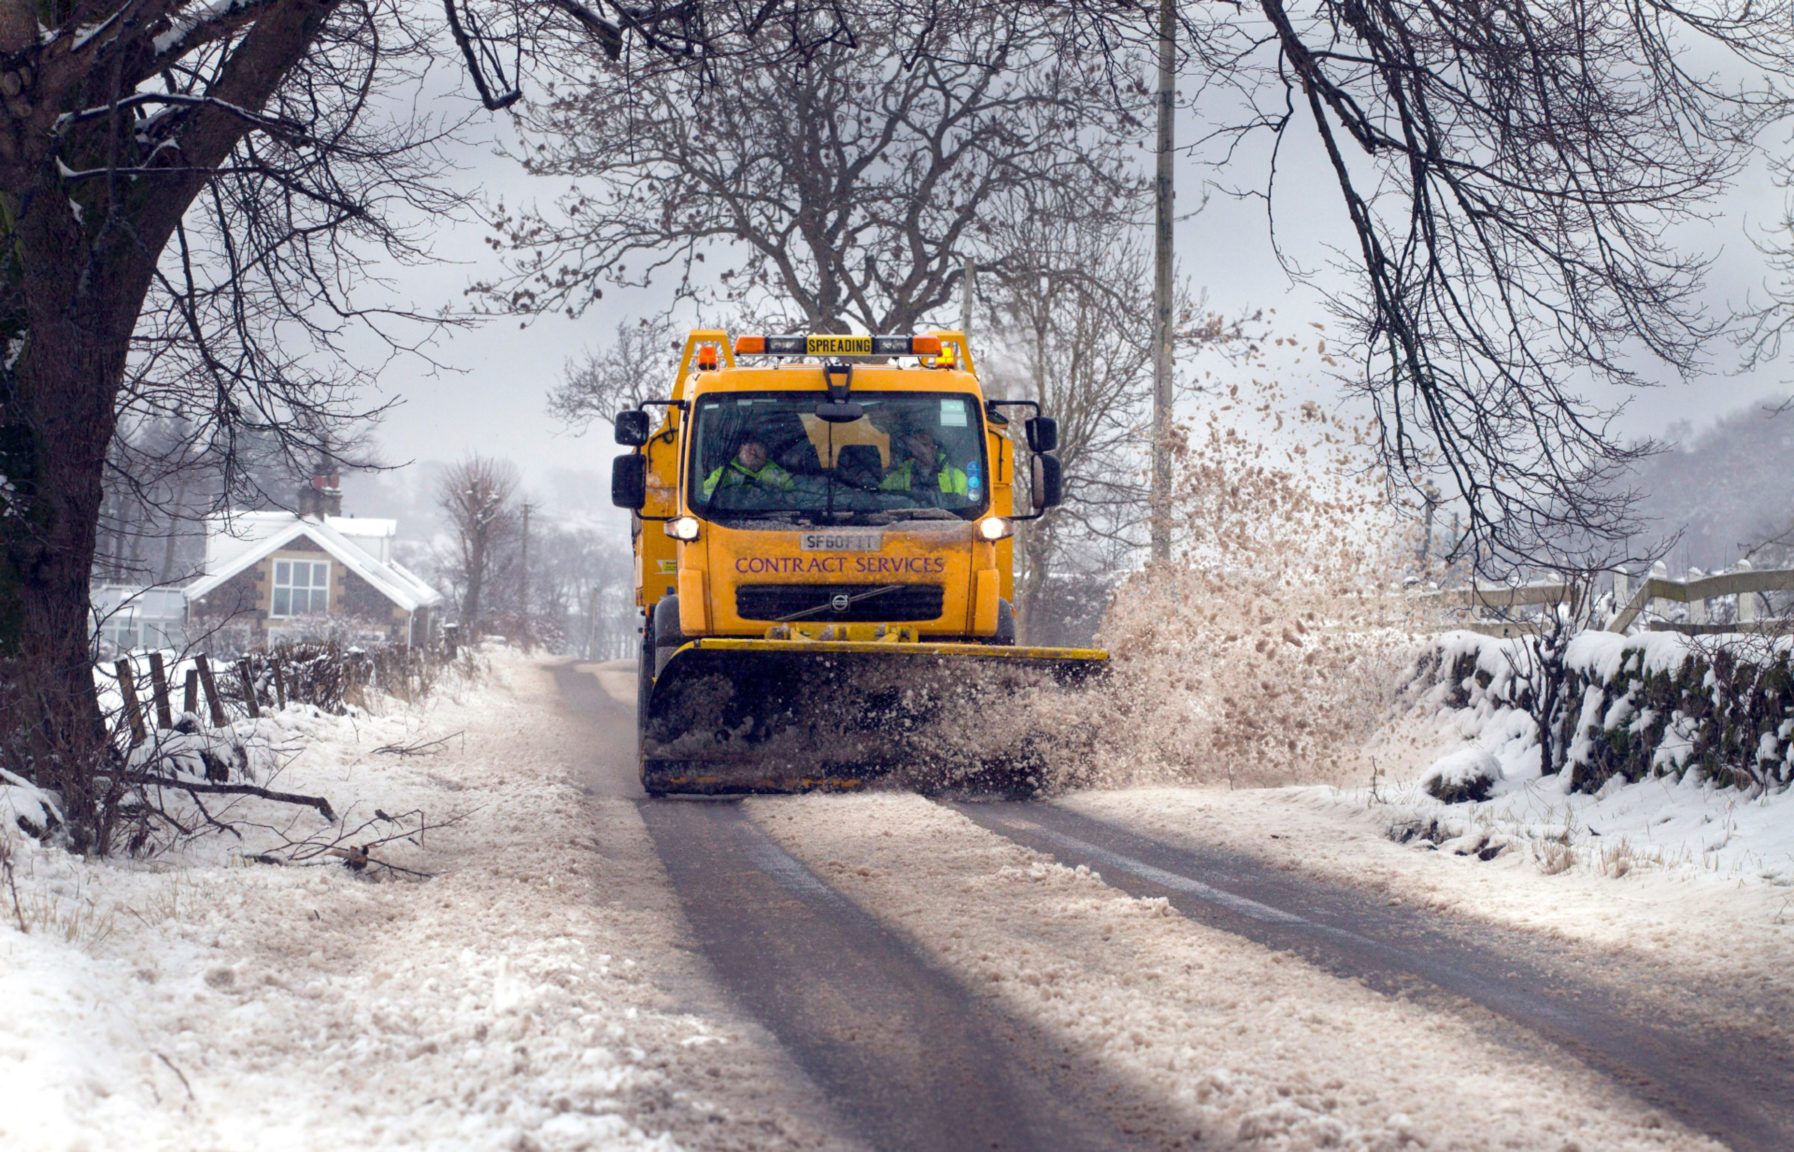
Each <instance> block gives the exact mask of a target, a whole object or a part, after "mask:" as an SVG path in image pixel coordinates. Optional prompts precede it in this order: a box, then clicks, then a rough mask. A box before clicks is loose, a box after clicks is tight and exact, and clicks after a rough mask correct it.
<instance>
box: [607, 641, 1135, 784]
mask: <svg viewBox="0 0 1794 1152" xmlns="http://www.w3.org/2000/svg"><path fill="white" fill-rule="evenodd" d="M1107 666H1108V653H1107V652H1103V651H1101V650H1098V649H1089V648H1030V647H1010V646H993V645H984V644H964V643H926V642H914V641H911V642H902V643H891V642H883V641H863V642H862V641H811V640H730V639H703V640H696V641H693V642H692V643H689V644H687V645H685V646H684V647H682V648H680V649H679V650H678V651H677V652H675V653H674V654H673V655H672V657H671V658H669V659H668V661H667V663H666V666H665V667H664V668H663V669H662V670H661V672H660V675H659V676H657V677H656V678H655V679H654V682H653V685H652V687H651V688H650V689H649V690H648V700H647V702H646V708H645V709H644V714H643V716H642V726H641V738H642V785H643V787H644V788H645V789H646V790H647V792H648V793H649V795H652V796H659V795H665V794H668V793H683V794H698V795H729V794H746V793H761V792H803V791H812V790H849V789H855V788H860V787H864V786H865V785H866V784H867V783H869V782H871V781H873V780H876V779H879V778H882V777H887V776H892V775H893V774H895V775H896V776H897V777H898V778H899V780H900V781H901V782H905V783H909V784H913V785H915V786H918V787H922V788H945V787H951V788H964V789H970V790H977V791H999V792H1003V793H1006V794H1015V793H1026V792H1032V791H1034V790H1036V785H1037V782H1038V780H1037V773H1035V772H1034V771H1033V769H1034V768H1035V764H1036V761H1037V760H1038V749H1039V747H1040V746H1041V745H1042V743H1043V742H1044V741H1045V740H1046V739H1047V738H1048V737H1049V734H1047V733H1041V732H1039V731H1036V730H1033V729H1031V728H1029V727H1028V726H1027V725H1026V724H1025V723H1024V722H1023V718H1020V717H1015V718H1014V723H1013V724H1011V725H1009V726H1008V727H1009V729H1010V730H1008V731H1006V730H1005V724H1004V722H1003V719H1004V717H1005V715H1006V711H1007V710H1006V707H1005V706H1006V705H1007V704H1008V703H1009V702H1010V701H1012V700H1014V699H1016V698H1018V697H1020V696H1021V695H1022V694H1024V693H1029V692H1035V691H1061V690H1066V689H1075V688H1076V687H1077V686H1078V685H1080V684H1082V683H1084V682H1085V681H1087V680H1088V679H1089V678H1091V677H1092V676H1093V675H1097V674H1100V673H1101V672H1102V671H1104V670H1105V669H1106V668H1107Z"/></svg>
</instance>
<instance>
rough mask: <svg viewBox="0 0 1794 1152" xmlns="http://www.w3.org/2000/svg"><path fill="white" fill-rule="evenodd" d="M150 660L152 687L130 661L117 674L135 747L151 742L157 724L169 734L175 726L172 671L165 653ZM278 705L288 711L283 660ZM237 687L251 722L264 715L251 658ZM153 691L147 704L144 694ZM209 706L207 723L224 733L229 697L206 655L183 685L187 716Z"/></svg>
mask: <svg viewBox="0 0 1794 1152" xmlns="http://www.w3.org/2000/svg"><path fill="white" fill-rule="evenodd" d="M146 659H147V661H148V664H149V683H148V684H147V685H144V684H142V683H140V682H139V680H138V674H137V669H136V666H135V664H134V663H133V661H132V660H130V659H129V658H126V659H121V660H114V661H113V662H112V673H113V676H114V678H115V679H116V681H117V683H118V695H119V699H120V701H121V702H122V707H123V712H124V722H125V726H126V728H127V729H128V730H129V732H130V746H131V747H133V748H134V747H136V746H137V745H139V744H141V743H143V742H144V741H146V740H148V739H149V734H150V731H151V723H152V722H153V723H154V726H155V729H156V730H166V729H170V728H173V727H174V726H175V712H174V699H173V696H174V692H173V685H172V683H171V682H170V678H169V675H168V673H169V669H168V666H167V664H166V663H165V661H164V660H163V657H162V653H160V652H150V653H148V654H147V656H146ZM272 666H273V677H272V681H273V682H272V684H271V687H272V688H273V697H274V699H273V702H274V704H275V705H276V706H277V707H281V708H284V707H286V684H285V682H284V677H283V676H282V674H281V673H282V669H281V665H280V662H279V661H278V660H276V661H273V662H272ZM235 671H236V675H237V684H238V687H239V688H240V689H241V692H242V696H241V699H242V701H243V707H244V708H245V709H246V710H247V712H248V714H249V716H250V718H251V719H256V718H258V717H260V716H261V714H262V709H261V700H260V699H259V698H258V694H257V692H256V682H255V676H254V674H253V672H252V670H251V665H250V661H249V658H248V657H244V658H242V659H240V660H238V661H237V663H236V666H235ZM146 687H147V689H148V699H147V700H146V699H145V691H144V689H145V688H146ZM202 700H203V702H204V704H205V708H206V711H205V716H206V719H208V720H210V721H211V726H212V727H214V728H222V727H224V726H225V725H226V724H227V723H229V718H228V717H227V716H226V714H225V711H224V695H223V693H222V692H221V691H220V690H219V687H218V678H217V675H216V672H215V671H214V669H213V667H212V664H211V661H210V660H209V659H207V658H206V657H205V656H203V655H200V656H194V657H193V659H192V664H191V665H190V666H189V667H188V668H187V669H186V674H185V676H184V677H183V682H182V685H181V713H182V714H183V715H185V714H188V713H191V714H193V715H195V716H198V715H200V710H199V709H200V704H201V702H202Z"/></svg>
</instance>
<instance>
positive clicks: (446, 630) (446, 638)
mask: <svg viewBox="0 0 1794 1152" xmlns="http://www.w3.org/2000/svg"><path fill="white" fill-rule="evenodd" d="M460 643H461V625H459V624H446V625H444V626H443V629H442V646H443V647H444V648H447V649H448V658H449V659H450V660H453V659H454V658H455V649H456V648H457V647H458V646H459V645H460Z"/></svg>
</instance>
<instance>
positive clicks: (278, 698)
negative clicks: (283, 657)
mask: <svg viewBox="0 0 1794 1152" xmlns="http://www.w3.org/2000/svg"><path fill="white" fill-rule="evenodd" d="M268 664H269V666H270V667H272V668H273V669H274V706H275V707H276V708H282V709H284V708H285V707H286V706H287V677H286V673H285V672H282V671H281V670H280V657H278V656H270V657H269V658H268Z"/></svg>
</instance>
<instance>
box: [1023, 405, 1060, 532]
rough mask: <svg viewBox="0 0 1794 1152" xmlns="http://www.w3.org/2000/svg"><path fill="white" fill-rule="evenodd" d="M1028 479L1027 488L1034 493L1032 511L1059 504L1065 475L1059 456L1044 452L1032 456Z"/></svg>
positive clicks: (1041, 510) (1043, 510)
mask: <svg viewBox="0 0 1794 1152" xmlns="http://www.w3.org/2000/svg"><path fill="white" fill-rule="evenodd" d="M1029 423H1030V424H1032V423H1033V421H1032V420H1030V421H1029ZM1028 481H1029V482H1028V489H1029V491H1030V492H1032V493H1033V494H1034V511H1036V512H1045V511H1046V510H1047V509H1048V508H1057V507H1058V506H1059V501H1060V499H1062V498H1063V497H1064V495H1065V475H1064V472H1063V471H1062V470H1061V469H1060V467H1059V457H1057V456H1050V455H1048V454H1046V453H1044V452H1043V453H1041V454H1040V455H1038V456H1036V457H1034V462H1033V464H1032V466H1031V470H1030V472H1029V474H1028Z"/></svg>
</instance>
